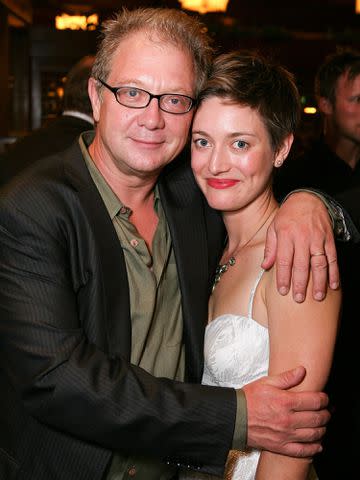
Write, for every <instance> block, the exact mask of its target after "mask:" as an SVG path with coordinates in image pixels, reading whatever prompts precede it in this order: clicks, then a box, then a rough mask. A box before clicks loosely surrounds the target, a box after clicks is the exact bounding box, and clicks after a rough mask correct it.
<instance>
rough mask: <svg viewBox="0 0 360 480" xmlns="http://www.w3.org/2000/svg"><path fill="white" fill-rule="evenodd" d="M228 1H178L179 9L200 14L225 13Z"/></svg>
mask: <svg viewBox="0 0 360 480" xmlns="http://www.w3.org/2000/svg"><path fill="white" fill-rule="evenodd" d="M228 2H229V0H180V3H181V7H182V8H184V9H186V10H194V11H196V12H200V13H207V12H225V11H226V8H227V4H228Z"/></svg>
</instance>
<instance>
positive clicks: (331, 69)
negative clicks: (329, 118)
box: [315, 48, 360, 105]
mask: <svg viewBox="0 0 360 480" xmlns="http://www.w3.org/2000/svg"><path fill="white" fill-rule="evenodd" d="M344 73H346V74H347V75H348V78H349V79H350V80H353V79H354V78H355V77H357V76H358V75H359V74H360V52H358V51H356V50H353V49H350V48H347V49H341V50H337V51H336V52H335V53H332V54H330V55H328V56H327V57H326V58H325V60H324V62H323V63H322V64H321V65H320V67H319V69H318V71H317V73H316V76H315V96H316V98H319V97H324V98H327V99H328V100H329V101H330V102H331V104H332V105H335V100H336V86H337V82H338V80H339V78H340V77H341V76H342V75H343V74H344Z"/></svg>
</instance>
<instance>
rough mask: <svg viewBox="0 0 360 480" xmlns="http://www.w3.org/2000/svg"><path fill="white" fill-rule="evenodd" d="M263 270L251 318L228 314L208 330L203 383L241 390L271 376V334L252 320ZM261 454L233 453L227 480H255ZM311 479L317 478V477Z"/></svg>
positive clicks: (192, 478)
mask: <svg viewBox="0 0 360 480" xmlns="http://www.w3.org/2000/svg"><path fill="white" fill-rule="evenodd" d="M263 273H264V270H261V272H260V274H259V275H258V278H257V279H256V282H255V285H254V286H253V288H252V291H251V294H250V299H249V304H248V312H247V316H241V315H232V314H230V313H229V314H226V315H221V316H220V317H217V318H216V319H214V320H212V321H211V322H210V323H209V324H208V325H207V327H206V330H205V341H204V373H203V378H202V383H203V384H206V385H215V386H221V387H231V388H241V387H243V386H244V385H246V384H248V383H250V382H253V381H254V380H256V379H258V378H260V377H263V376H265V375H267V373H268V368H269V334H268V329H267V328H266V327H263V326H262V325H260V324H259V323H258V322H256V321H255V320H254V319H253V318H252V306H253V300H254V295H255V291H256V288H257V285H258V283H259V281H260V279H261V277H262V275H263ZM259 456H260V451H259V450H255V449H249V450H248V451H246V452H238V451H233V450H232V451H231V452H230V454H229V458H228V461H227V466H226V472H225V476H224V478H225V479H227V480H228V479H229V480H230V479H231V480H254V478H255V474H256V468H257V464H258V461H259ZM310 477H311V478H314V479H315V478H316V476H314V477H312V476H310ZM218 478H219V477H215V476H212V475H206V474H199V473H195V472H184V473H181V474H180V479H181V480H200V479H204V480H210V479H211V480H212V479H217V480H218Z"/></svg>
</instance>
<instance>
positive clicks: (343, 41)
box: [0, 0, 360, 144]
mask: <svg viewBox="0 0 360 480" xmlns="http://www.w3.org/2000/svg"><path fill="white" fill-rule="evenodd" d="M123 6H125V7H127V8H130V9H131V8H134V7H137V6H154V7H160V6H168V7H174V8H181V4H180V2H178V1H177V0H167V1H166V0H164V1H162V0H157V1H154V0H137V1H131V0H125V1H119V0H113V1H112V0H89V1H86V0H74V1H73V2H71V3H70V2H69V3H67V2H59V1H55V0H34V1H30V0H0V58H1V62H0V98H1V99H2V100H1V102H0V139H2V142H3V144H4V143H6V141H12V140H13V139H15V138H17V137H19V136H23V135H26V134H28V133H29V132H30V131H31V130H33V129H35V128H37V127H39V126H40V125H43V124H44V123H46V122H47V121H48V120H49V119H51V118H52V117H53V116H56V115H57V114H58V113H59V112H60V111H61V108H62V105H61V97H60V96H59V95H58V92H59V88H60V90H61V87H62V85H63V83H64V80H65V76H66V72H67V71H68V69H69V68H70V67H71V65H72V64H73V63H75V62H76V61H77V60H78V59H79V58H80V57H82V56H83V55H86V54H89V53H94V52H95V49H96V44H97V41H98V31H97V30H93V31H71V30H66V31H57V30H56V29H55V21H54V19H55V15H57V14H61V13H62V12H65V13H68V14H81V15H90V14H92V13H98V15H99V17H100V21H101V20H103V19H105V18H107V17H108V16H110V15H111V13H112V12H114V11H115V10H118V9H119V8H121V7H123ZM192 14H196V13H192ZM201 19H202V21H203V22H204V23H205V24H206V25H207V28H208V30H209V32H210V34H211V36H212V37H213V39H214V44H215V46H216V47H217V48H218V51H226V50H230V49H233V48H251V49H257V50H260V51H261V52H263V53H265V54H266V55H270V56H272V57H273V58H274V59H276V60H278V61H280V62H281V63H282V64H283V65H284V66H286V67H287V68H288V69H289V70H291V71H292V72H293V73H294V74H295V76H296V80H297V83H298V86H299V89H300V92H301V94H302V96H303V102H304V106H305V105H314V99H313V78H314V74H315V71H316V68H317V66H318V64H319V63H320V62H321V61H322V60H323V59H324V57H325V55H327V54H328V53H331V52H333V51H334V50H335V49H336V48H338V47H347V46H351V47H354V48H360V15H359V14H356V13H355V0H328V1H325V0H323V1H320V0H302V1H301V2H289V1H285V0H268V1H266V2H264V1H263V0H229V2H228V8H227V11H226V12H225V13H220V14H219V13H211V14H210V13H209V14H204V15H201ZM317 125H318V116H317V115H313V116H311V118H310V116H309V115H307V116H304V119H303V130H308V131H309V132H311V133H313V132H315V130H316V128H317Z"/></svg>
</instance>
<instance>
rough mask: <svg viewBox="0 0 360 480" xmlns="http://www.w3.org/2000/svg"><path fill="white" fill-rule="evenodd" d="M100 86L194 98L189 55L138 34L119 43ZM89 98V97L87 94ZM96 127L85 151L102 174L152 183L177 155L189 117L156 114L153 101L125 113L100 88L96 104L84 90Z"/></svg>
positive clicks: (94, 98)
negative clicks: (103, 172)
mask: <svg viewBox="0 0 360 480" xmlns="http://www.w3.org/2000/svg"><path fill="white" fill-rule="evenodd" d="M102 80H104V81H106V83H107V84H109V85H110V86H112V87H120V86H132V87H137V88H141V89H143V90H147V91H148V92H150V93H153V94H156V95H159V94H163V93H178V94H184V95H188V96H190V97H194V88H195V76H194V68H193V63H192V59H191V57H190V54H189V53H187V52H185V51H183V50H180V49H178V48H176V47H175V46H174V45H170V44H167V43H163V42H161V41H160V40H157V39H156V38H155V39H152V40H151V39H149V38H148V36H147V35H146V34H145V33H144V32H137V33H134V34H132V35H130V36H129V37H127V38H125V39H124V40H123V41H122V42H121V43H120V45H119V47H118V48H117V50H116V52H115V54H114V57H113V59H112V63H111V69H110V74H109V76H108V78H107V79H102ZM91 92H92V93H91ZM90 96H91V97H92V104H93V109H94V118H95V121H96V122H97V126H96V137H95V141H94V143H93V145H92V147H91V154H92V156H93V157H94V161H95V163H96V164H97V165H98V166H99V167H100V169H101V170H102V171H104V168H105V170H108V171H111V172H112V173H113V174H115V175H117V174H118V173H119V172H120V173H122V174H123V175H125V176H129V175H130V176H136V177H145V178H146V177H152V176H153V175H157V174H158V173H159V172H160V171H161V169H162V168H163V167H164V166H165V165H166V164H168V163H169V162H171V160H173V159H174V158H175V157H176V156H177V155H178V154H179V153H180V151H181V150H182V149H183V147H184V146H185V143H186V141H187V137H188V131H189V127H190V123H191V120H192V116H193V111H192V110H191V111H190V112H188V113H185V114H180V115H175V114H172V113H167V112H164V111H162V110H160V108H159V103H158V100H157V99H156V98H153V99H152V100H151V102H150V104H149V105H148V106H147V107H145V108H139V109H135V108H128V107H125V106H123V105H120V104H119V103H117V102H116V100H115V97H114V95H113V93H112V92H111V91H109V90H108V89H106V88H104V89H103V90H102V96H101V98H99V97H98V95H97V93H96V90H95V88H91V87H90Z"/></svg>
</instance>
